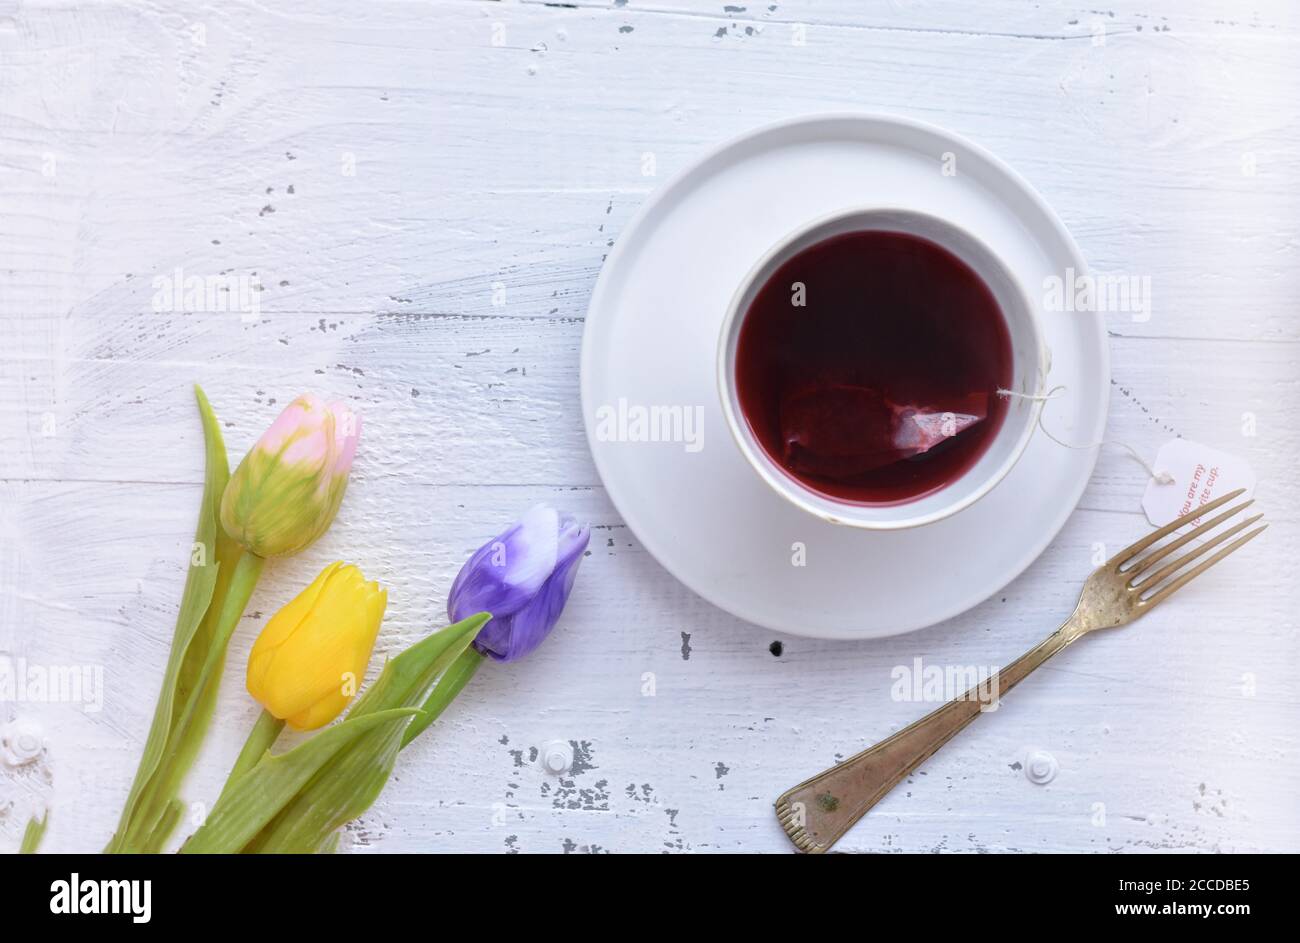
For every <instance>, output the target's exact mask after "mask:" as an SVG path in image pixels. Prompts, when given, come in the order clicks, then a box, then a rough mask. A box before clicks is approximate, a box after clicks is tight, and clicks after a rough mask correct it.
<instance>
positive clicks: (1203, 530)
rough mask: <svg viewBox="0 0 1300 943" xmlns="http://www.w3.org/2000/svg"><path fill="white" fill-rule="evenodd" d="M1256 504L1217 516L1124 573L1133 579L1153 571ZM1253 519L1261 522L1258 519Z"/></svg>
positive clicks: (1157, 549) (1159, 548)
mask: <svg viewBox="0 0 1300 943" xmlns="http://www.w3.org/2000/svg"><path fill="white" fill-rule="evenodd" d="M1254 503H1255V499H1254V498H1251V499H1250V500H1249V501H1243V502H1242V503H1241V504H1238V505H1237V506H1236V507H1235V508H1229V509H1228V510H1226V511H1224V512H1223V513H1222V514H1219V515H1216V516H1215V517H1214V518H1213V519H1211V520H1208V521H1206V522H1205V523H1204V524H1202V525H1200V526H1199V527H1197V528H1196V529H1195V530H1190V531H1188V532H1187V533H1185V534H1183V535H1182V536H1181V537H1179V538H1178V539H1177V540H1173V541H1170V542H1169V543H1167V544H1165V545H1164V546H1163V547H1157V548H1156V549H1155V550H1152V551H1151V552H1150V553H1148V554H1147V555H1146V556H1145V557H1143V558H1142V559H1141V560H1138V561H1137V562H1135V563H1134V564H1133V565H1132V566H1131V567H1129V568H1128V569H1127V570H1124V571H1123V572H1125V573H1127V574H1129V576H1133V577H1135V576H1137V575H1138V574H1139V573H1144V572H1146V571H1147V570H1149V569H1151V567H1152V566H1154V565H1155V564H1156V563H1158V562H1159V561H1160V560H1163V559H1164V558H1165V557H1167V556H1169V554H1171V553H1173V552H1174V551H1175V550H1177V549H1178V548H1179V547H1182V546H1184V545H1185V544H1186V543H1187V542H1188V541H1191V540H1195V539H1196V538H1197V537H1200V536H1202V535H1204V534H1208V533H1209V532H1210V531H1211V530H1213V529H1214V528H1215V527H1218V526H1219V525H1220V524H1222V523H1223V522H1224V521H1226V520H1227V519H1228V518H1230V517H1232V515H1234V514H1236V513H1237V512H1238V511H1243V510H1245V509H1246V508H1248V507H1250V506H1251V505H1252V504H1254ZM1253 519H1254V520H1259V518H1258V517H1256V518H1253ZM1237 529H1238V530H1240V529H1241V528H1237Z"/></svg>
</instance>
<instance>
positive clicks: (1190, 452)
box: [1142, 439, 1255, 527]
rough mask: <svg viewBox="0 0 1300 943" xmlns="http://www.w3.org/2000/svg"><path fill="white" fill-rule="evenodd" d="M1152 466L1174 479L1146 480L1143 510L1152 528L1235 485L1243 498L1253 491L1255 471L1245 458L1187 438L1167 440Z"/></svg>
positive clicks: (1234, 487) (1232, 489) (1235, 488)
mask: <svg viewBox="0 0 1300 943" xmlns="http://www.w3.org/2000/svg"><path fill="white" fill-rule="evenodd" d="M1154 468H1155V469H1156V471H1157V472H1168V473H1169V474H1170V475H1172V476H1173V478H1174V482H1173V484H1160V483H1159V482H1158V481H1156V480H1155V479H1154V478H1153V479H1152V480H1151V481H1149V482H1148V483H1147V490H1146V493H1145V494H1143V495H1142V510H1143V511H1145V512H1146V515H1147V520H1149V521H1150V522H1151V524H1152V526H1153V527H1163V526H1164V525H1166V524H1168V523H1169V522H1170V521H1172V520H1174V519H1175V518H1177V517H1181V516H1182V515H1184V514H1186V513H1187V512H1188V511H1191V510H1193V509H1194V508H1197V507H1200V506H1201V505H1203V504H1207V503H1209V502H1210V501H1213V500H1214V499H1215V498H1217V497H1220V496H1222V495H1225V494H1227V493H1228V492H1230V491H1236V490H1237V489H1238V488H1245V489H1246V494H1244V495H1243V496H1242V498H1243V500H1244V499H1245V498H1248V497H1250V495H1251V493H1252V492H1253V491H1254V490H1255V471H1254V469H1252V468H1251V467H1250V465H1249V464H1247V462H1246V461H1245V459H1241V458H1238V457H1237V456H1235V455H1229V454H1228V453H1227V452H1220V451H1219V450H1218V449H1212V448H1210V447H1209V446H1208V445H1201V444H1200V443H1198V442H1189V441H1187V440H1186V439H1174V440H1172V441H1170V442H1166V443H1165V444H1164V445H1163V446H1162V447H1161V449H1160V452H1159V454H1157V455H1156V460H1155V465H1154Z"/></svg>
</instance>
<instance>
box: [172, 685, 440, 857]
mask: <svg viewBox="0 0 1300 943" xmlns="http://www.w3.org/2000/svg"><path fill="white" fill-rule="evenodd" d="M416 713H418V712H417V711H416V710H414V709H411V708H398V709H395V710H380V711H375V712H373V713H370V714H367V715H366V716H364V717H355V718H353V717H349V718H348V719H347V720H345V721H343V723H341V724H336V725H335V726H333V727H329V728H327V729H325V730H322V731H321V732H320V733H318V734H316V736H314V737H312V738H311V739H310V740H308V741H306V742H305V743H302V744H300V745H298V746H296V747H294V748H293V749H292V750H289V751H288V752H287V753H282V754H280V755H279V756H272V755H271V753H270V752H269V751H268V752H267V754H266V755H265V756H263V757H262V759H261V760H259V761H258V763H257V765H256V766H254V767H253V768H252V769H250V770H249V771H248V772H247V773H245V774H244V775H242V776H240V777H239V778H238V779H237V780H235V781H234V782H233V783H231V784H230V786H229V789H228V790H227V791H226V792H225V793H224V794H223V795H222V796H221V798H220V799H218V800H217V804H216V805H215V806H214V807H213V809H212V812H211V813H210V814H209V815H208V818H207V821H206V822H204V823H203V825H202V827H201V828H199V830H198V831H197V832H195V833H194V834H193V835H192V836H191V837H190V840H189V841H188V842H186V843H185V846H184V847H183V848H182V849H181V853H182V854H233V853H236V852H239V851H242V850H244V847H245V846H246V845H248V843H249V842H250V841H251V840H252V839H253V838H254V836H256V835H257V834H258V832H260V831H261V830H262V829H263V828H264V827H266V825H267V823H269V822H270V821H271V820H272V819H274V818H275V817H276V816H277V815H279V814H280V812H281V811H282V810H283V809H284V808H285V806H287V805H288V804H289V803H291V802H293V801H294V800H295V798H296V797H297V796H298V794H299V792H300V790H302V788H303V786H305V785H306V784H307V783H308V782H310V781H311V780H312V778H313V777H314V776H316V775H317V774H318V773H319V772H320V771H321V769H322V768H323V767H325V766H326V765H327V764H329V762H330V760H332V759H333V758H334V757H335V756H337V755H338V753H339V752H340V751H342V750H345V749H347V748H348V747H349V746H351V745H352V744H353V743H355V742H356V741H357V740H358V738H360V737H363V736H365V735H366V734H367V733H382V732H384V731H385V730H390V731H392V732H393V733H395V734H396V735H397V736H398V737H400V736H401V731H402V728H403V727H405V726H406V722H407V720H408V719H409V718H410V717H412V716H413V715H414V714H416ZM313 850H314V848H313Z"/></svg>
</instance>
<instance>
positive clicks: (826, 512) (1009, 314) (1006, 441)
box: [717, 208, 1048, 530]
mask: <svg viewBox="0 0 1300 943" xmlns="http://www.w3.org/2000/svg"><path fill="white" fill-rule="evenodd" d="M864 231H884V232H901V233H907V234H909V235H912V236H917V237H920V238H922V239H927V240H929V241H930V242H933V243H936V244H938V245H940V246H942V247H943V248H944V249H947V250H948V251H949V252H951V253H953V254H954V255H955V256H957V257H958V258H959V259H961V260H962V261H963V262H965V263H966V264H967V265H968V266H970V268H971V269H972V270H973V271H974V272H975V274H976V275H978V276H979V278H980V279H981V280H982V281H983V282H984V284H985V285H987V286H988V288H989V290H990V291H991V292H992V293H993V297H994V299H995V300H996V301H997V304H998V307H999V308H1000V309H1001V310H1002V315H1003V318H1004V319H1005V320H1006V325H1007V331H1008V333H1009V335H1010V338H1011V355H1012V383H1011V389H1012V390H1014V391H1016V392H1018V393H1022V394H1026V395H1027V396H1032V395H1035V394H1038V393H1040V392H1041V391H1042V388H1043V380H1044V378H1045V376H1046V374H1047V369H1048V365H1047V351H1046V347H1045V346H1044V344H1043V338H1042V333H1041V331H1040V329H1039V324H1038V315H1037V312H1036V310H1035V308H1034V306H1033V305H1032V304H1031V303H1030V301H1029V298H1028V296H1027V295H1026V293H1025V291H1024V289H1023V288H1022V287H1021V286H1020V284H1019V283H1018V282H1017V281H1016V279H1015V277H1014V276H1013V275H1012V274H1011V271H1010V270H1009V269H1008V268H1007V266H1006V265H1004V264H1003V263H1002V261H1001V260H1000V259H999V258H998V257H997V256H996V255H995V254H994V253H993V251H992V250H991V249H989V248H988V247H987V246H986V245H984V243H982V242H981V241H980V240H979V239H977V238H976V237H975V236H973V235H972V234H971V233H969V232H967V231H966V230H964V229H962V228H960V227H958V226H956V225H954V224H952V223H950V222H947V221H945V220H942V219H939V218H938V217H936V216H930V215H928V214H926V213H918V212H915V211H913V210H904V209H887V208H868V209H853V210H844V211H840V212H837V213H834V214H832V215H830V216H826V217H823V218H821V219H818V220H815V221H813V222H812V223H810V224H808V225H806V226H803V227H801V228H799V229H798V230H796V231H795V232H793V233H791V234H790V235H789V236H787V237H786V238H784V239H782V240H781V241H780V242H778V243H777V244H776V245H775V246H774V247H773V248H772V249H770V250H769V251H768V252H767V254H766V255H764V256H763V257H762V258H761V259H760V260H759V261H758V262H757V264H755V265H754V267H753V268H752V269H751V270H750V272H749V274H748V275H747V276H746V277H745V279H744V281H742V282H741V284H740V287H739V288H737V290H736V293H735V294H734V295H733V296H732V299H731V304H730V306H729V308H728V309H727V315H726V318H725V319H724V320H723V322H722V335H721V338H720V339H719V343H718V365H717V369H718V389H719V392H720V394H721V396H722V411H723V414H724V415H725V416H726V418H727V426H728V427H729V428H730V429H731V434H732V436H733V437H734V438H735V440H736V444H737V445H738V446H739V447H740V451H741V453H742V454H743V455H744V456H745V459H746V461H748V462H749V464H750V465H751V466H752V467H753V469H754V470H755V471H756V472H757V473H758V475H759V476H760V477H762V479H763V480H764V481H765V482H767V484H768V485H769V486H771V488H772V489H773V490H774V491H776V492H777V494H779V495H780V496H781V497H783V498H785V499H786V500H787V501H790V502H791V503H793V504H795V505H796V506H798V507H800V508H802V509H803V510H805V511H807V512H808V513H810V514H814V515H816V516H817V517H820V518H822V519H823V520H826V521H829V522H831V523H834V524H847V525H850V526H853V527H863V528H868V529H873V530H898V529H902V528H906V527H918V526H920V525H922V524H929V523H932V522H934V521H938V520H942V519H943V518H945V517H949V516H951V515H953V514H956V513H957V512H958V511H960V510H961V509H962V508H964V507H967V506H968V505H970V504H973V503H974V502H975V501H978V500H979V499H980V498H981V497H983V496H984V495H985V494H987V493H988V492H989V491H991V490H992V489H993V487H994V486H995V485H997V483H998V482H1000V481H1001V480H1002V479H1003V478H1004V477H1005V476H1006V474H1007V472H1009V471H1010V470H1011V468H1012V467H1013V466H1014V465H1015V464H1016V462H1017V461H1018V460H1019V459H1020V456H1021V455H1022V454H1023V453H1024V451H1025V448H1026V446H1028V444H1029V439H1030V437H1031V436H1032V435H1033V431H1034V426H1035V418H1036V416H1037V408H1038V407H1037V403H1035V402H1034V401H1032V400H1030V399H1026V398H1022V397H1011V400H1010V402H1009V403H1008V405H1007V412H1006V415H1005V416H1004V418H1003V420H1002V426H1001V428H1000V429H999V430H998V432H997V434H996V435H995V436H994V438H993V441H992V442H990V443H989V444H988V446H987V448H986V449H985V451H984V453H983V454H982V455H981V456H980V457H979V458H978V459H977V460H976V461H975V463H974V464H973V465H972V466H971V467H970V468H969V469H967V470H966V471H965V473H964V474H962V475H961V476H959V477H958V478H956V479H954V480H953V481H951V482H949V483H948V484H947V485H945V486H944V487H942V488H940V489H939V490H937V491H934V492H932V493H930V494H926V495H923V496H921V497H918V498H917V499H915V500H913V501H907V502H902V503H892V504H879V505H875V504H861V503H854V502H848V501H839V500H836V499H835V498H833V497H830V496H828V495H826V494H823V493H822V492H820V491H815V490H813V489H812V488H810V487H808V486H807V485H805V484H804V483H803V482H801V481H800V480H799V479H798V478H796V477H794V476H793V475H792V474H790V473H789V472H788V471H786V470H785V469H784V468H782V467H781V466H780V465H778V464H777V463H776V462H775V461H773V460H772V458H771V457H770V456H768V454H767V452H766V451H765V450H764V448H763V446H762V445H761V444H760V443H759V441H758V439H757V438H756V437H755V435H754V431H753V429H752V428H751V427H750V424H749V420H748V419H746V418H745V414H744V413H743V412H742V410H741V407H740V400H739V396H738V393H737V390H736V382H735V377H736V348H737V344H738V341H739V338H740V328H741V325H742V324H743V323H744V319H745V314H746V312H747V311H748V310H749V307H750V305H751V303H752V302H753V300H754V298H755V296H756V295H757V294H758V292H759V290H760V289H761V288H762V287H763V285H764V284H765V283H766V282H767V280H768V279H769V278H770V277H771V275H772V274H773V273H774V272H775V271H776V270H777V269H779V268H780V267H781V266H782V265H784V264H785V263H786V262H787V261H788V260H789V259H791V258H792V257H793V256H795V255H797V254H799V253H800V252H802V251H803V250H805V249H807V248H809V247H810V246H813V245H816V244H817V243H819V242H822V241H823V240H825V239H829V238H831V237H832V236H838V235H841V234H844V233H849V232H864Z"/></svg>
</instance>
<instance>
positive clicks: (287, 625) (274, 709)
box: [248, 562, 388, 730]
mask: <svg viewBox="0 0 1300 943" xmlns="http://www.w3.org/2000/svg"><path fill="white" fill-rule="evenodd" d="M387 604H388V591H387V590H385V589H380V587H379V584H378V583H367V582H366V578H365V577H364V576H362V575H361V571H360V570H358V569H357V568H356V567H355V566H350V565H348V566H345V565H344V564H343V563H341V562H338V563H331V564H330V565H329V566H327V567H326V568H325V569H323V570H321V573H320V576H318V577H316V579H315V580H314V581H313V582H312V584H311V585H310V586H308V587H307V588H306V589H304V590H303V591H302V592H301V593H299V594H298V596H297V598H295V599H294V600H293V601H292V602H290V603H289V604H288V605H286V606H285V607H284V608H283V609H281V610H280V611H279V612H277V613H276V614H275V615H274V616H272V617H271V620H270V621H269V622H268V623H267V624H266V628H264V629H263V630H262V634H261V635H259V636H258V637H257V641H256V642H255V643H254V644H253V651H252V653H251V654H250V655H249V656H248V693H249V694H251V695H253V697H254V698H255V699H256V700H257V701H258V702H260V703H261V705H262V706H263V707H265V708H266V709H267V711H269V712H270V713H271V714H273V715H275V716H276V717H278V718H279V719H281V720H283V721H285V722H287V723H288V724H289V726H290V727H292V728H293V729H294V730H315V729H316V728H317V727H323V726H325V724H328V723H329V722H330V721H331V720H333V719H334V718H335V717H337V716H338V715H339V714H341V713H342V712H343V708H345V707H347V704H348V701H349V700H351V699H352V695H353V694H355V693H356V689H357V687H358V686H359V685H360V683H361V677H362V676H363V675H364V674H365V671H366V665H367V664H368V663H369V661H370V651H371V649H372V648H374V645H375V637H376V636H377V635H378V634H379V624H380V622H382V621H383V618H384V607H385V606H386V605H387Z"/></svg>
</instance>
